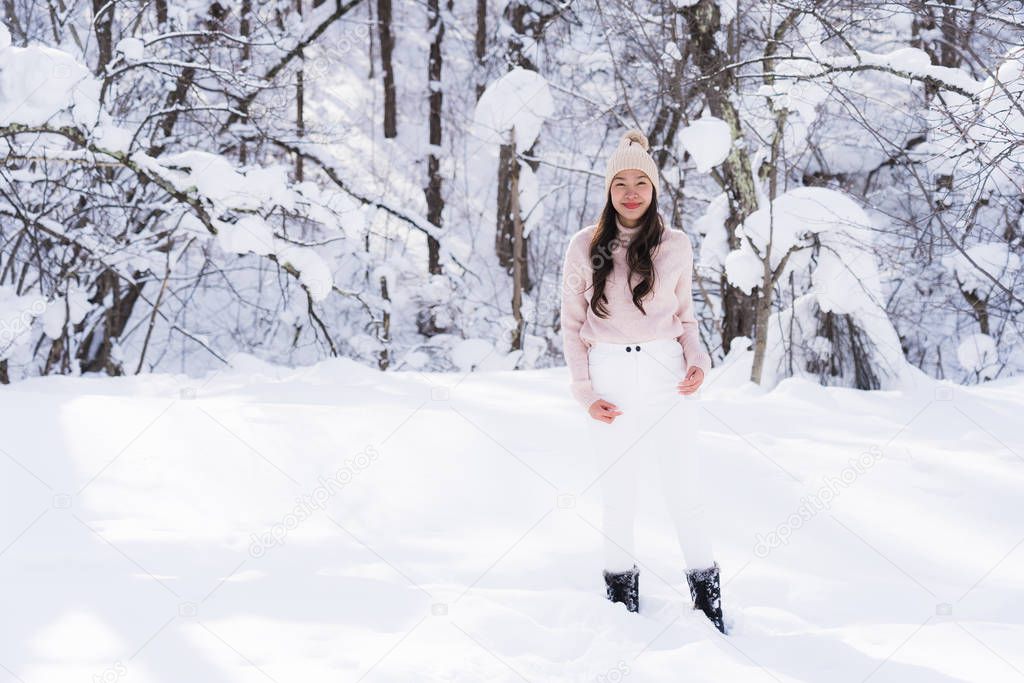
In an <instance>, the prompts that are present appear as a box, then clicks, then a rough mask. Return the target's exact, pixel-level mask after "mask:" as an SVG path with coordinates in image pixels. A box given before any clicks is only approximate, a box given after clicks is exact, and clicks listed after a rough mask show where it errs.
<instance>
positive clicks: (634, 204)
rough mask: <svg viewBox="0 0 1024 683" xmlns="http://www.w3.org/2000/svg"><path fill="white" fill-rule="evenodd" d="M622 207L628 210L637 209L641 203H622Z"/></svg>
mask: <svg viewBox="0 0 1024 683" xmlns="http://www.w3.org/2000/svg"><path fill="white" fill-rule="evenodd" d="M622 205H623V206H624V207H626V208H627V209H635V208H637V207H639V206H640V202H622Z"/></svg>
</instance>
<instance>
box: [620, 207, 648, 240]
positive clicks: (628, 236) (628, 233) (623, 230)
mask: <svg viewBox="0 0 1024 683" xmlns="http://www.w3.org/2000/svg"><path fill="white" fill-rule="evenodd" d="M615 226H616V228H618V231H619V237H620V238H621V239H622V240H623V241H625V242H628V241H630V240H632V239H633V237H635V236H636V234H637V233H639V232H640V228H641V227H643V225H642V224H641V223H637V224H636V225H635V226H634V227H632V228H627V227H626V226H625V225H623V224H622V221H621V220H619V215H618V214H615Z"/></svg>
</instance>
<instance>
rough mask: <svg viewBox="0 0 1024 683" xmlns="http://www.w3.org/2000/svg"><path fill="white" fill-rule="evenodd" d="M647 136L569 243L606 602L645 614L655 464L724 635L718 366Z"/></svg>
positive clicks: (575, 364)
mask: <svg viewBox="0 0 1024 683" xmlns="http://www.w3.org/2000/svg"><path fill="white" fill-rule="evenodd" d="M647 150H648V144H647V138H646V137H645V136H644V134H643V133H641V132H640V131H639V130H630V131H629V132H627V133H626V134H625V135H624V136H623V138H622V141H621V142H620V143H619V146H618V148H617V149H616V150H615V151H614V153H613V154H612V155H611V157H610V158H609V159H608V166H607V170H606V172H605V188H604V189H605V205H604V210H603V211H602V214H601V217H600V220H599V221H598V222H597V223H596V224H595V225H590V226H588V227H586V228H584V229H582V230H580V231H579V232H577V233H576V234H575V235H573V236H572V239H571V240H570V241H569V246H568V248H567V250H566V254H565V261H564V265H563V271H562V302H561V319H562V321H561V324H562V340H563V349H564V353H565V360H566V365H568V367H569V371H570V375H571V377H572V385H571V391H572V395H573V397H574V398H575V399H576V400H577V401H578V402H579V403H580V405H581V406H582V407H583V408H584V409H585V410H586V411H587V412H588V413H589V416H590V418H593V419H590V420H588V421H587V424H588V429H589V430H590V436H591V441H592V444H593V452H594V453H595V455H597V457H598V458H599V459H600V468H601V469H600V471H601V476H600V479H599V481H600V484H601V491H602V497H603V509H604V512H603V526H604V529H603V531H604V537H605V538H604V563H605V567H604V571H603V573H604V578H605V585H606V589H607V595H608V598H609V599H610V600H612V601H613V602H622V603H625V605H626V609H627V610H629V611H631V612H637V611H639V570H638V569H637V566H636V563H635V561H634V559H633V558H634V542H633V527H634V524H633V518H634V513H635V508H636V488H637V487H636V479H637V474H638V473H639V471H640V470H641V469H643V468H644V467H645V465H646V464H647V463H649V462H650V461H651V460H657V461H658V464H659V466H660V470H661V483H662V489H663V494H664V496H665V501H666V503H667V504H668V508H669V510H670V512H671V513H672V517H673V520H674V522H675V528H676V533H677V535H678V538H679V545H680V547H681V548H682V551H683V556H684V559H685V561H686V566H687V570H686V572H685V576H686V580H687V583H688V584H689V587H690V596H691V597H692V599H693V601H694V608H695V609H700V610H702V611H703V612H704V614H706V615H707V617H708V618H709V619H710V620H711V622H712V623H713V624H714V625H715V626H716V627H717V628H718V630H719V631H721V632H722V633H725V626H724V623H723V620H722V610H721V602H720V588H719V572H718V563H717V562H716V561H715V560H714V557H713V553H712V547H711V541H710V539H709V538H708V535H707V533H706V529H705V527H704V520H703V513H704V506H703V503H702V501H701V496H700V494H701V488H700V485H701V482H700V471H699V466H698V460H697V459H698V456H699V454H700V450H699V445H698V443H697V432H698V429H699V427H700V424H699V417H700V416H699V410H700V406H699V404H698V402H697V401H698V396H697V395H696V394H695V392H696V391H697V389H698V388H699V387H700V385H701V383H702V382H703V381H704V379H705V378H706V377H707V374H708V372H709V371H710V369H711V358H710V356H709V355H708V353H707V351H705V350H704V347H703V345H702V344H701V341H700V337H699V333H698V330H697V320H696V318H695V317H694V311H693V296H692V293H691V290H692V284H693V248H692V246H691V244H690V239H689V238H688V237H687V236H686V233H684V232H683V231H681V230H674V229H669V228H668V227H667V226H666V225H665V223H664V221H663V220H662V218H661V215H660V213H659V212H658V204H657V197H658V168H657V166H656V164H655V163H654V160H653V159H652V158H651V156H650V154H648V152H647Z"/></svg>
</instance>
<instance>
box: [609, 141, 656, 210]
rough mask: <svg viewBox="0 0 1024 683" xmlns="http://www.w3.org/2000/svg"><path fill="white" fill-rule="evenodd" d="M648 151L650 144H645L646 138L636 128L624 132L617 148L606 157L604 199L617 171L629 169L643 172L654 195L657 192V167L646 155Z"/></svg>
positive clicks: (649, 156) (648, 155)
mask: <svg viewBox="0 0 1024 683" xmlns="http://www.w3.org/2000/svg"><path fill="white" fill-rule="evenodd" d="M649 149H650V144H649V143H648V142H647V136H646V135H644V134H643V132H642V131H640V130H639V129H638V128H631V129H629V130H628V131H626V133H625V134H624V135H623V136H622V139H621V140H620V141H619V146H618V147H617V148H616V149H615V151H614V152H612V155H611V156H610V157H608V168H607V170H606V171H605V174H604V194H605V196H606V197H607V196H608V188H610V187H611V186H612V178H614V177H615V174H616V173H618V172H619V171H625V170H630V169H636V170H638V171H643V172H644V173H645V174H646V175H647V177H648V178H650V179H651V184H652V185H654V191H655V193H657V192H658V191H659V190H658V165H657V164H656V163H654V159H653V158H651V155H650V154H648V153H647V150H649Z"/></svg>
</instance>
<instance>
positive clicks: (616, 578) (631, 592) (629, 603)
mask: <svg viewBox="0 0 1024 683" xmlns="http://www.w3.org/2000/svg"><path fill="white" fill-rule="evenodd" d="M604 583H605V588H606V589H607V593H608V599H609V600H611V601H612V602H621V603H624V604H625V605H626V610H627V611H630V612H637V611H639V609H640V570H639V569H637V567H636V565H635V564H634V565H633V568H632V569H627V570H626V571H624V572H609V571H608V570H607V569H605V570H604Z"/></svg>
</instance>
